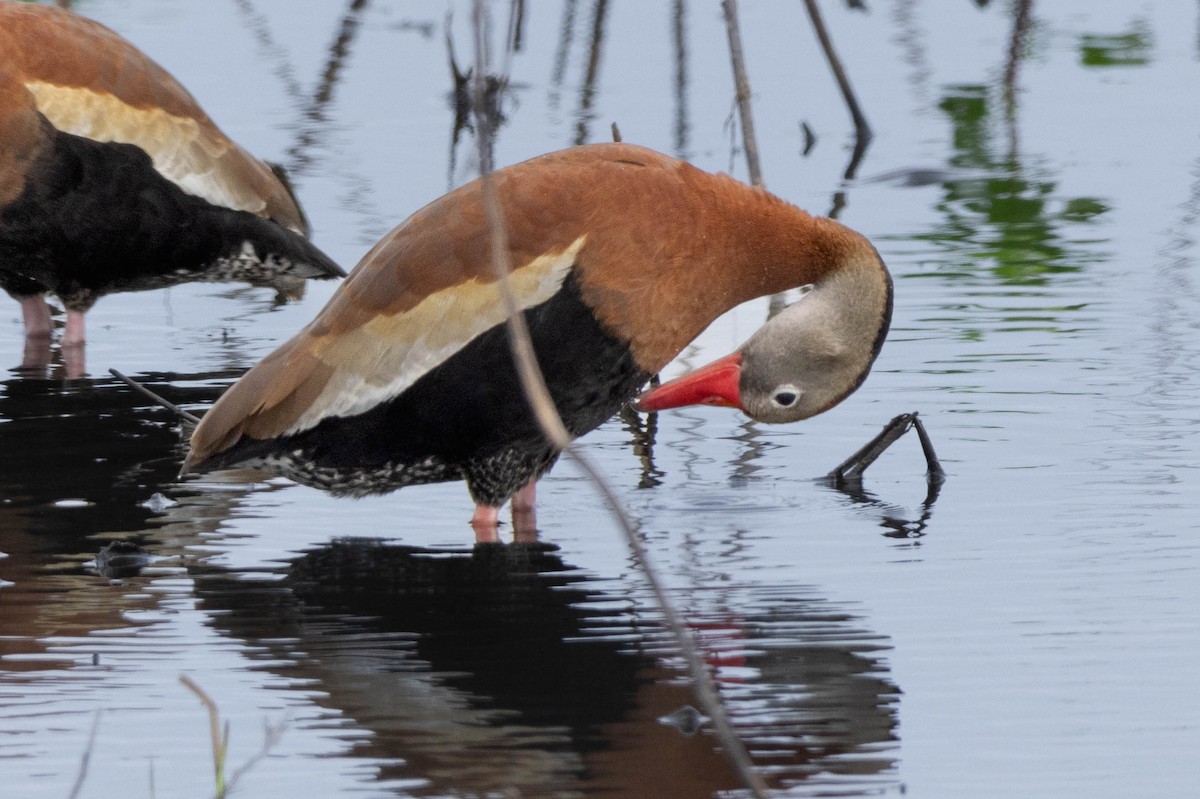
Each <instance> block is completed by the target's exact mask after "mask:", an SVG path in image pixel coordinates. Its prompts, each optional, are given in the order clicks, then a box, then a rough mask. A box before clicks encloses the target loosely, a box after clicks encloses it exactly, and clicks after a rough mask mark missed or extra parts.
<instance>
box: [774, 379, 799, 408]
mask: <svg viewBox="0 0 1200 799" xmlns="http://www.w3.org/2000/svg"><path fill="white" fill-rule="evenodd" d="M802 393H803V392H802V391H800V389H798V388H796V387H795V386H793V385H791V384H788V385H786V386H780V387H779V388H777V389H775V393H774V394H772V395H771V402H773V403H775V404H776V405H778V406H779V407H780V408H790V407H792V406H793V405H795V404H796V403H797V402H798V401H799V400H800V395H801V394H802Z"/></svg>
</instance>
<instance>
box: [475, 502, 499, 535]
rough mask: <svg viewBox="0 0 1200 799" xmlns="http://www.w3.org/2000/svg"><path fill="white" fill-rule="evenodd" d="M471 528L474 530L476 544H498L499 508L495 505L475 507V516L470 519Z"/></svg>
mask: <svg viewBox="0 0 1200 799" xmlns="http://www.w3.org/2000/svg"><path fill="white" fill-rule="evenodd" d="M471 527H472V528H473V529H474V530H475V543H476V544H496V543H499V542H500V508H498V507H496V506H495V505H476V506H475V515H474V516H472V517H471Z"/></svg>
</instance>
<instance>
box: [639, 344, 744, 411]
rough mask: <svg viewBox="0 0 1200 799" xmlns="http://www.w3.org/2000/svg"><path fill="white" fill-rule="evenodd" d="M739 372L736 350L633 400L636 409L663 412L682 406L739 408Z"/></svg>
mask: <svg viewBox="0 0 1200 799" xmlns="http://www.w3.org/2000/svg"><path fill="white" fill-rule="evenodd" d="M741 375H742V355H741V353H738V352H735V353H733V354H732V355H726V356H725V357H724V358H721V359H720V360H717V361H713V362H712V363H710V364H709V365H708V366H704V367H701V368H700V369H697V370H696V371H694V372H690V373H688V374H686V375H683V376H682V377H677V378H675V379H674V380H669V381H667V382H666V383H663V384H662V385H661V386H657V387H655V388H652V389H650V390H649V391H647V392H645V393H644V394H642V395H641V396H640V397H638V398H637V399H636V400H634V402H633V407H634V408H635V409H637V410H639V411H643V412H649V411H664V410H667V409H669V408H682V407H683V406H685V405H715V406H719V407H723V408H741V407H742V400H741V394H740V393H739V391H738V381H739V380H740V378H741Z"/></svg>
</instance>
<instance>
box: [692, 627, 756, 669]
mask: <svg viewBox="0 0 1200 799" xmlns="http://www.w3.org/2000/svg"><path fill="white" fill-rule="evenodd" d="M688 627H690V628H691V629H692V631H693V632H695V633H696V638H697V643H699V644H700V649H701V650H702V651H703V653H704V662H705V663H707V664H708V665H709V666H712V667H713V668H715V669H721V668H735V669H737V668H745V666H746V645H745V643H744V642H745V639H746V631H745V630H744V629H743V628H742V627H741V625H739V624H738V623H737V622H736V621H735V620H732V619H730V620H727V621H711V622H689V623H688ZM717 680H718V682H723V683H740V682H744V678H743V677H742V676H740V675H738V674H737V673H736V672H735V673H734V674H718V675H717Z"/></svg>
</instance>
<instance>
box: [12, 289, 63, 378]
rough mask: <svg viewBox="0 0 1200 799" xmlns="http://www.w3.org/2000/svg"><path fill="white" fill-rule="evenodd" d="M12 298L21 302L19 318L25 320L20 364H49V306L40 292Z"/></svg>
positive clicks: (29, 367)
mask: <svg viewBox="0 0 1200 799" xmlns="http://www.w3.org/2000/svg"><path fill="white" fill-rule="evenodd" d="M14 299H16V300H17V302H19V303H21V318H22V320H23V321H24V322H25V352H24V355H23V356H22V358H21V366H22V367H24V368H25V369H32V368H41V367H46V366H49V365H50V334H51V333H52V332H54V320H53V319H52V318H51V317H50V306H49V305H48V304H46V300H45V298H44V297H43V296H42V295H41V294H34V295H32V296H30V295H26V296H24V297H14Z"/></svg>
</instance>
